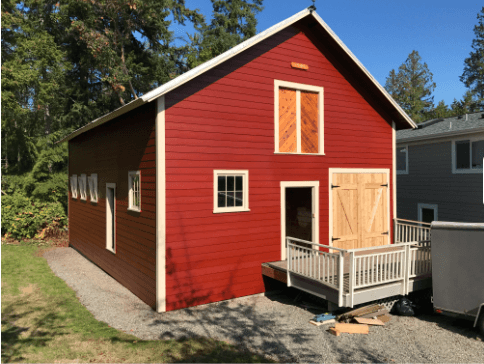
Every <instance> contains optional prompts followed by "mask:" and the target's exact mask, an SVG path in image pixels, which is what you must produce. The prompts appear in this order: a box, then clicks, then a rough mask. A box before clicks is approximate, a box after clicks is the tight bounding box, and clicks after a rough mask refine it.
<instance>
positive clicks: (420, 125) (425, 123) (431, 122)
mask: <svg viewBox="0 0 484 364" xmlns="http://www.w3.org/2000/svg"><path fill="white" fill-rule="evenodd" d="M441 121H444V119H442V118H440V119H433V120H429V121H424V122H423V123H420V124H418V125H417V128H418V129H422V128H425V127H427V126H430V125H433V124H435V123H438V122H441Z"/></svg>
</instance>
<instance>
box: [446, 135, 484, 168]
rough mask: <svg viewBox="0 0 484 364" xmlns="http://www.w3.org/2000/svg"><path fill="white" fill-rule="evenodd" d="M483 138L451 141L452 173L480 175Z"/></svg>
mask: <svg viewBox="0 0 484 364" xmlns="http://www.w3.org/2000/svg"><path fill="white" fill-rule="evenodd" d="M483 160H484V137H472V138H466V139H461V140H454V141H452V173H482V172H483V168H482V165H483Z"/></svg>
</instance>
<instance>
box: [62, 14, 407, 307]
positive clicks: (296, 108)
mask: <svg viewBox="0 0 484 364" xmlns="http://www.w3.org/2000/svg"><path fill="white" fill-rule="evenodd" d="M411 127H415V124H414V123H413V122H412V120H411V119H410V118H409V117H408V116H407V115H406V114H405V113H404V112H403V111H402V110H401V109H400V107H399V106H398V105H397V104H396V103H395V101H394V100H393V99H392V98H391V97H390V96H389V95H388V94H387V93H386V92H385V90H384V89H383V88H382V87H381V86H380V85H379V84H378V82H377V81H376V80H375V79H374V78H373V77H372V76H371V75H370V73H369V72H368V71H367V70H366V69H365V68H364V67H363V66H362V65H361V63H360V62H359V61H358V60H357V59H356V57H355V56H354V55H353V54H352V53H351V52H350V51H349V50H348V49H347V48H346V46H345V45H344V44H343V43H342V42H341V40H339V38H338V37H337V36H336V35H335V34H334V33H333V32H332V30H331V29H330V28H329V27H328V26H327V25H326V24H325V23H324V22H323V21H322V20H321V18H320V17H319V16H318V15H317V14H316V13H315V12H314V11H311V10H309V9H307V10H304V11H302V12H300V13H298V14H296V15H294V16H292V17H291V18H289V19H287V20H285V21H283V22H281V23H279V24H277V25H275V26H273V27H271V28H269V29H267V30H266V31H264V32H262V33H260V34H258V35H256V36H254V37H253V38H251V39H249V40H247V41H245V42H244V43H241V44H239V45H238V46H236V47H235V48H233V49H231V50H229V51H227V52H226V53H224V54H222V55H220V56H218V57H216V58H214V59H212V60H211V61H209V62H206V63H204V64H202V65H200V66H198V67H197V68H195V69H192V70H191V71H189V72H187V73H185V74H183V75H181V76H179V77H177V78H176V79H174V80H172V81H170V82H168V83H166V84H164V85H163V86H161V87H159V88H157V89H155V90H152V91H151V92H148V93H146V94H145V95H143V96H142V97H140V98H138V99H137V100H134V101H132V102H131V103H129V104H127V105H125V106H123V107H121V108H119V109H117V110H115V111H113V112H112V113H110V114H107V115H105V116H103V117H101V118H99V119H97V120H94V121H93V122H91V123H89V124H88V125H86V126H85V127H83V128H81V129H79V130H77V131H75V132H74V133H72V134H71V135H69V136H68V137H67V138H66V139H65V140H68V141H69V176H70V186H71V188H70V196H69V224H70V230H69V231H70V232H69V234H70V235H69V239H70V245H71V246H72V247H73V248H75V249H76V250H78V251H79V252H80V253H82V254H83V255H84V256H86V257H87V258H88V259H90V260H91V261H93V262H94V263H95V264H97V265H98V266H99V267H101V268H102V269H103V270H105V271H106V272H107V273H108V274H110V275H111V276H112V277H114V278H115V279H116V280H117V281H119V282H120V283H121V284H123V285H124V286H126V287H127V288H128V289H129V290H131V291H132V292H133V293H134V294H135V295H137V296H138V297H139V298H140V299H142V300H143V301H144V302H146V303H147V304H148V305H150V306H151V307H153V308H156V309H157V311H159V312H162V311H169V310H175V309H179V308H184V307H189V306H195V305H199V304H204V303H209V302H216V301H220V300H225V299H230V298H234V297H240V296H245V295H251V294H256V293H260V292H263V291H264V284H263V279H262V275H261V264H262V263H264V262H272V261H278V260H284V259H285V255H286V251H285V248H284V247H285V237H286V236H292V237H296V238H300V239H302V240H306V241H310V242H314V243H321V244H327V245H331V246H334V247H342V248H351V247H353V248H354V247H365V246H374V245H382V244H388V243H390V242H391V240H390V239H392V237H391V235H392V231H393V230H392V224H393V218H394V217H395V211H396V209H395V188H396V187H395V131H396V130H399V129H403V128H411ZM343 184H345V185H347V189H346V190H345V191H346V192H345V193H341V194H339V195H338V194H334V193H333V188H335V187H338V186H340V185H343ZM373 185H378V186H384V187H385V188H383V189H382V188H379V190H378V191H379V192H375V191H373V190H371V188H372V187H371V186H373ZM348 186H349V187H348ZM365 186H366V187H365ZM368 186H369V187H368ZM365 189H368V191H369V192H368V191H367V190H365ZM370 190H371V191H370ZM382 190H383V192H382ZM370 215H371V216H370ZM369 216H370V217H369ZM364 219H366V220H368V219H370V220H371V221H370V222H371V223H370V226H372V228H371V229H373V230H371V229H369V230H371V231H369V230H365V229H362V228H361V226H363V223H362V221H364ZM345 224H346V225H345Z"/></svg>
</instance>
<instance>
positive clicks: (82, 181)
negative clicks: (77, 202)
mask: <svg viewBox="0 0 484 364" xmlns="http://www.w3.org/2000/svg"><path fill="white" fill-rule="evenodd" d="M77 178H78V184H79V195H80V196H81V200H82V201H86V200H87V187H86V184H87V177H86V175H85V174H81V175H80V176H79V177H77Z"/></svg>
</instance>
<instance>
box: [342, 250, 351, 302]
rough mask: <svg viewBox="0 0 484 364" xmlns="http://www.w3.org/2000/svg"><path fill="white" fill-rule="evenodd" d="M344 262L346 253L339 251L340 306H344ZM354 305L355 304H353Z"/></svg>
mask: <svg viewBox="0 0 484 364" xmlns="http://www.w3.org/2000/svg"><path fill="white" fill-rule="evenodd" d="M344 264H345V254H344V252H339V264H338V287H339V292H338V306H339V307H343V294H344ZM351 307H353V306H351Z"/></svg>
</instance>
